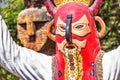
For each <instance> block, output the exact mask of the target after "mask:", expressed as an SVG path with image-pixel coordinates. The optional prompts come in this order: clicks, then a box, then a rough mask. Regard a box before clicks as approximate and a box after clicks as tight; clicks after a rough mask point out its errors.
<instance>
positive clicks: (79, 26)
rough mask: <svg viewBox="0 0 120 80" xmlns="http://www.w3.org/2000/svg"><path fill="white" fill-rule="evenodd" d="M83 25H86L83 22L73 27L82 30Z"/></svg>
mask: <svg viewBox="0 0 120 80" xmlns="http://www.w3.org/2000/svg"><path fill="white" fill-rule="evenodd" d="M85 27H86V25H85V24H79V25H77V26H75V27H74V29H75V30H82V29H84V28H85Z"/></svg>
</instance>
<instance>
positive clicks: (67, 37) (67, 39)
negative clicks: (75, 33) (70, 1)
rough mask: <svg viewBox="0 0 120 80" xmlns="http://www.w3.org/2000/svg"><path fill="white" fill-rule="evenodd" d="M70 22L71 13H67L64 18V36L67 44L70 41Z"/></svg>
mask: <svg viewBox="0 0 120 80" xmlns="http://www.w3.org/2000/svg"><path fill="white" fill-rule="evenodd" d="M71 23H72V14H68V15H67V19H66V31H65V37H66V41H67V43H68V44H71V43H72V39H71Z"/></svg>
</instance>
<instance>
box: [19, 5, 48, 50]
mask: <svg viewBox="0 0 120 80" xmlns="http://www.w3.org/2000/svg"><path fill="white" fill-rule="evenodd" d="M17 20H18V22H17V29H18V30H17V31H18V38H19V39H20V41H21V43H22V44H23V46H24V47H26V48H29V49H32V50H35V51H39V50H40V49H41V47H42V46H43V45H44V44H45V42H46V40H47V26H46V24H47V22H48V21H49V20H50V17H48V16H47V11H46V8H45V7H42V8H41V9H38V8H29V9H25V10H23V11H22V12H20V14H19V15H18V19H17Z"/></svg>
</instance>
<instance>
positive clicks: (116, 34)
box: [0, 0, 120, 80]
mask: <svg viewBox="0 0 120 80" xmlns="http://www.w3.org/2000/svg"><path fill="white" fill-rule="evenodd" d="M5 2H6V3H9V5H7V6H6V7H4V8H0V13H1V14H2V16H3V18H4V19H5V22H6V24H7V26H8V29H9V31H10V33H11V35H12V37H13V39H14V40H15V41H16V42H17V43H18V44H19V43H20V42H19V41H18V39H17V33H16V22H17V20H16V18H17V15H18V14H19V12H20V11H21V10H22V9H23V1H22V0H5ZM98 15H99V16H100V17H102V19H103V20H104V22H105V24H106V27H107V32H106V35H105V37H104V38H103V39H100V41H101V46H102V49H103V50H105V51H109V50H111V49H114V48H116V47H117V46H118V45H120V22H119V21H120V2H119V0H104V1H103V5H102V8H101V9H100V11H99V14H98ZM0 80H18V78H17V77H15V76H13V75H11V74H10V73H8V72H7V71H5V70H4V69H3V68H0Z"/></svg>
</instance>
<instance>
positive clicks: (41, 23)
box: [34, 21, 46, 30]
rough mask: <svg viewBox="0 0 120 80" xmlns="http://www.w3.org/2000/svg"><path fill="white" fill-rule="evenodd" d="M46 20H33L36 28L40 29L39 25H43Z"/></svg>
mask: <svg viewBox="0 0 120 80" xmlns="http://www.w3.org/2000/svg"><path fill="white" fill-rule="evenodd" d="M45 23H46V21H34V24H35V28H36V30H38V29H40V28H41V27H43V26H45Z"/></svg>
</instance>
